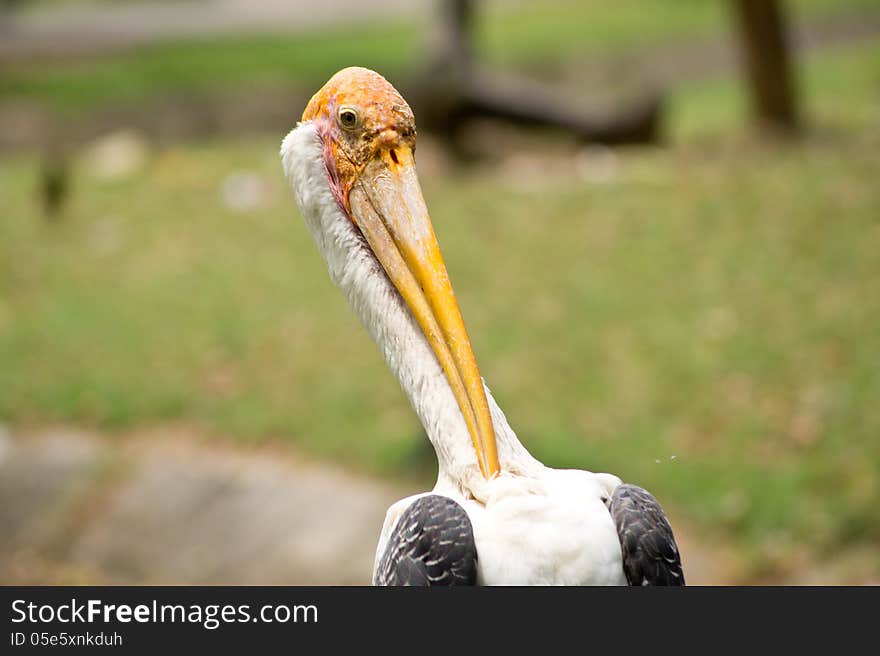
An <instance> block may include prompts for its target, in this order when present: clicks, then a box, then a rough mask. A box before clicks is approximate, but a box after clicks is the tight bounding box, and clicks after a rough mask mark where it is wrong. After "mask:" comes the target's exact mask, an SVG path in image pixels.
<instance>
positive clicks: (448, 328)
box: [349, 145, 500, 478]
mask: <svg viewBox="0 0 880 656" xmlns="http://www.w3.org/2000/svg"><path fill="white" fill-rule="evenodd" d="M349 204H350V207H351V216H352V220H353V221H354V222H355V224H356V225H357V226H358V228H360V231H361V233H363V235H364V237H366V239H367V242H368V243H369V245H370V248H372V250H373V253H374V254H375V255H376V258H377V259H378V260H379V262H380V263H381V264H382V267H383V268H384V269H385V273H386V274H387V275H388V277H389V278H390V279H391V282H392V283H393V284H394V286H395V287H396V288H397V291H398V292H400V295H401V296H402V297H403V300H404V301H405V302H406V304H407V305H408V306H409V309H410V311H411V312H412V314H413V316H414V317H415V319H416V321H417V322H418V324H419V326H420V327H421V329H422V332H423V333H424V334H425V337H426V338H427V339H428V342H429V343H430V345H431V348H432V349H433V351H434V353H435V355H436V356H437V360H438V361H439V362H440V366H441V367H442V368H443V372H444V373H445V374H446V378H447V380H448V381H449V385H450V386H451V387H452V392H453V394H455V398H456V400H457V401H458V405H459V407H460V408H461V413H462V415H463V416H464V421H465V423H466V424H467V427H468V431H469V432H470V435H471V439H472V440H473V443H474V449H475V450H476V452H477V460H478V461H479V463H480V470H481V471H482V472H483V476H485V477H486V478H491V477H493V476H495V475H496V474H497V473H498V471H499V469H500V468H499V465H498V450H497V447H496V444H495V429H494V427H493V425H492V418H491V416H490V414H489V404H488V402H487V401H486V392H485V389H484V387H483V380H482V378H481V377H480V370H479V368H478V367H477V360H476V358H475V357H474V353H473V350H472V349H471V342H470V339H469V338H468V334H467V330H466V329H465V326H464V320H463V319H462V316H461V310H459V308H458V303H457V302H456V300H455V292H453V291H452V284H451V283H450V281H449V275H448V274H447V272H446V264H445V263H444V262H443V256H442V255H441V253H440V245H439V244H438V243H437V237H436V236H435V235H434V227H433V226H432V225H431V218H430V217H429V216H428V208H427V207H426V206H425V200H424V198H423V197H422V189H421V187H420V186H419V180H418V177H417V176H416V167H415V160H414V159H413V153H412V150H411V149H410V148H409V147H407V146H400V145H398V146H395V147H394V148H388V149H383V150H382V151H380V154H379V155H378V156H377V157H375V158H373V159H372V160H371V161H370V162H369V163H368V164H367V165H366V166H365V167H364V169H363V171H362V172H361V173H360V175H359V176H358V179H357V181H356V182H355V184H354V185H353V186H352V188H351V191H350V193H349Z"/></svg>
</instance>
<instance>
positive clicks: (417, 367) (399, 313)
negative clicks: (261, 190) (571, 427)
mask: <svg viewBox="0 0 880 656" xmlns="http://www.w3.org/2000/svg"><path fill="white" fill-rule="evenodd" d="M281 158H282V162H283V165H284V171H285V173H286V174H287V177H288V179H289V180H290V182H291V185H292V187H293V191H294V193H295V195H296V200H297V203H298V204H299V207H300V211H301V212H302V214H303V217H304V218H305V222H306V225H307V226H308V228H309V231H310V232H311V233H312V237H313V238H314V240H315V243H316V244H317V246H318V250H319V251H320V252H321V255H323V257H324V261H325V262H326V263H327V269H328V271H329V273H330V278H331V279H332V280H333V282H334V284H336V285H337V286H338V287H339V289H340V290H342V293H343V294H344V295H345V297H346V298H347V299H348V302H349V304H350V305H351V307H352V309H353V310H354V312H355V314H357V315H358V317H359V318H360V320H361V322H362V323H363V325H364V327H365V328H366V329H367V331H368V332H369V333H370V335H371V336H372V338H373V340H374V341H375V342H376V344H377V345H378V346H379V350H380V351H381V352H382V355H383V356H384V358H385V361H386V362H387V363H388V366H389V368H390V369H391V371H392V373H393V374H394V375H395V376H396V377H397V379H398V380H399V381H400V384H401V386H402V387H403V390H404V392H405V393H406V395H407V396H408V397H409V400H410V403H411V404H412V406H413V409H414V410H415V411H416V414H417V415H418V417H419V419H420V421H421V423H422V426H423V427H424V429H425V432H426V433H427V435H428V439H429V440H430V441H431V444H433V446H434V450H435V452H436V453H437V461H438V465H439V473H438V487H443V486H445V485H450V486H452V487H454V488H458V489H459V490H460V491H461V492H463V493H465V494H468V493H470V494H472V495H473V496H476V497H477V498H480V497H481V496H482V495H481V494H479V493H477V492H476V491H477V489H478V488H482V487H483V482H484V481H483V477H482V474H481V473H480V469H479V464H478V463H477V457H476V453H475V451H474V447H473V443H472V441H471V438H470V434H469V433H468V430H467V426H466V424H465V422H464V418H463V417H462V415H461V410H460V409H459V407H458V403H457V402H456V400H455V396H454V395H453V393H452V389H451V388H450V386H449V383H448V382H447V380H446V377H445V376H444V374H443V371H442V369H441V367H440V364H439V362H438V361H437V359H436V356H435V355H434V353H433V351H432V350H431V347H430V345H429V344H428V341H427V339H426V338H425V336H424V335H423V334H422V331H421V330H420V328H419V327H418V324H417V323H416V321H415V319H414V317H413V316H412V314H411V313H410V311H409V309H408V308H407V307H406V304H405V303H404V301H403V299H402V298H401V297H400V295H399V294H398V292H397V290H396V289H395V288H394V286H393V285H392V284H391V281H390V280H389V279H388V278H387V276H386V275H385V272H384V271H383V270H382V268H381V265H380V264H379V262H378V261H377V260H376V258H375V256H374V255H373V253H372V251H371V250H370V249H369V247H368V246H367V244H366V242H365V240H364V239H363V238H362V236H361V235H360V233H359V232H358V230H357V228H356V227H355V226H354V225H353V224H352V222H351V221H350V220H349V218H348V217H347V216H345V214H344V213H343V211H342V210H341V209H340V208H339V205H338V204H337V202H336V199H335V198H334V196H333V193H332V192H331V189H330V184H329V181H328V177H327V171H326V168H325V165H324V160H323V144H322V143H321V139H320V137H319V136H318V134H317V131H316V130H315V129H314V126H313V125H312V124H311V122H304V123H300V124H298V125H297V127H296V128H295V129H293V130H292V131H291V132H290V134H288V135H287V137H285V139H284V141H283V142H282V144H281ZM486 397H487V399H488V401H489V408H490V411H491V414H492V421H493V423H494V426H495V436H496V439H497V442H498V459H499V462H500V464H501V469H502V472H504V473H505V474H513V475H526V476H528V475H529V474H532V473H536V472H537V471H538V470H539V468H543V465H541V464H540V463H539V462H538V461H537V460H535V459H534V458H532V456H531V455H530V454H529V453H528V451H526V449H525V448H524V447H523V446H522V444H520V442H519V440H518V439H517V437H516V434H515V433H514V432H513V429H511V428H510V425H509V424H508V423H507V419H506V418H505V416H504V413H503V412H502V411H501V409H500V408H499V407H498V404H497V403H495V399H493V398H492V395H491V393H490V392H489V390H488V388H487V389H486Z"/></svg>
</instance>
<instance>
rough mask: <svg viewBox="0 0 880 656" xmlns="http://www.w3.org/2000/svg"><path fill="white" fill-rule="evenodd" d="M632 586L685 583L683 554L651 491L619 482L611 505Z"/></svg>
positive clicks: (627, 574) (627, 578)
mask: <svg viewBox="0 0 880 656" xmlns="http://www.w3.org/2000/svg"><path fill="white" fill-rule="evenodd" d="M609 509H610V511H611V517H612V519H614V524H615V526H617V535H618V537H619V538H620V550H621V554H622V555H623V571H624V573H625V574H626V580H627V581H629V584H630V585H684V584H685V583H684V572H683V571H682V568H681V555H680V554H679V552H678V545H676V544H675V536H674V535H673V534H672V527H671V526H670V525H669V520H668V519H666V515H665V514H664V512H663V508H661V507H660V504H659V503H658V502H657V499H655V498H654V497H653V496H652V495H651V494H650V493H649V492H648V491H646V490H643V489H642V488H640V487H638V486H636V485H627V484H623V485H619V486H618V487H617V488H616V489H615V490H614V494H613V495H612V497H611V503H610V505H609Z"/></svg>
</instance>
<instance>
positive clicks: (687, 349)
mask: <svg viewBox="0 0 880 656" xmlns="http://www.w3.org/2000/svg"><path fill="white" fill-rule="evenodd" d="M802 63H803V68H802V91H803V94H804V105H805V109H806V110H807V113H808V117H809V119H810V126H811V130H812V134H811V135H810V136H809V137H808V138H807V139H806V140H805V142H804V143H802V144H800V145H791V146H788V147H783V146H780V145H779V144H773V143H769V144H768V143H763V142H762V141H760V140H759V139H757V138H755V137H752V136H749V135H747V134H744V133H743V130H742V127H741V126H742V124H743V121H744V120H745V117H744V108H743V104H744V103H743V101H742V92H741V90H740V87H739V85H738V84H737V82H736V81H735V80H733V79H720V80H715V81H710V82H705V83H692V84H685V85H683V86H682V89H681V90H680V92H679V93H678V94H677V95H676V97H675V99H674V101H675V102H674V104H673V106H672V108H671V109H672V113H671V115H670V120H671V133H672V135H673V139H672V142H671V144H670V146H669V147H668V148H666V149H662V150H661V149H631V150H627V151H622V152H620V153H619V154H618V155H616V158H617V159H616V160H615V162H616V163H615V164H614V165H613V166H612V169H611V173H610V174H608V173H607V172H606V173H605V174H603V175H602V176H600V178H599V179H601V180H602V181H599V179H596V178H591V177H590V166H591V163H590V162H591V160H589V156H590V155H589V154H588V155H587V158H588V159H587V161H586V164H585V162H584V161H583V157H581V156H571V155H569V154H566V153H556V152H555V151H552V150H550V151H548V152H547V153H541V152H537V153H536V154H535V155H534V157H535V158H537V159H536V160H535V161H536V162H537V163H538V164H537V167H536V169H535V170H537V171H542V170H543V171H545V173H543V174H541V173H540V172H538V173H535V170H532V172H531V173H530V174H529V175H528V176H527V178H528V184H525V183H524V181H523V179H522V178H517V177H516V176H514V175H512V174H511V171H512V170H515V169H511V168H510V167H506V166H504V165H501V166H486V167H477V168H476V169H471V170H469V171H466V172H454V171H453V172H449V173H446V174H440V173H438V174H437V175H434V176H426V177H424V179H423V184H424V186H425V193H426V198H427V201H428V205H429V207H430V208H431V212H432V216H433V218H434V222H435V226H436V228H437V230H438V234H439V237H440V240H441V243H442V245H443V248H444V253H445V255H446V259H447V263H448V265H449V268H450V271H451V273H452V276H453V280H454V281H455V284H456V291H457V294H458V296H459V299H460V302H461V304H462V308H463V311H464V314H465V317H466V319H467V321H468V325H469V330H470V333H471V335H472V338H473V340H474V346H475V351H476V353H477V355H478V357H479V359H480V363H481V369H482V371H483V374H484V375H485V376H486V378H487V380H488V381H489V383H490V385H491V387H492V389H493V392H494V393H495V395H496V398H498V400H499V402H500V404H501V406H502V407H503V408H504V409H505V411H506V412H507V414H508V417H509V419H510V420H511V422H512V424H513V426H514V427H515V428H516V430H517V431H518V432H519V434H520V437H521V439H522V440H523V441H524V443H525V444H526V445H527V446H528V448H529V449H530V450H532V451H533V452H534V453H535V454H536V455H537V456H538V457H539V458H541V459H543V460H544V461H545V462H547V463H548V464H550V465H552V466H572V467H579V468H589V469H593V470H597V471H599V470H607V471H613V472H615V473H617V474H619V475H621V476H622V477H623V478H624V479H626V480H630V481H634V482H637V483H639V484H640V485H644V486H645V487H648V488H649V489H652V490H653V491H654V492H655V493H657V494H658V495H659V496H660V497H661V499H662V500H663V502H664V504H667V505H669V506H671V507H673V508H674V509H675V510H676V513H677V514H678V515H679V516H684V517H687V518H688V519H689V520H690V521H691V522H693V523H694V524H696V525H697V526H699V527H701V528H703V529H704V530H707V531H710V532H717V533H718V534H719V535H720V536H723V537H724V539H725V540H728V541H730V542H731V543H733V544H736V545H737V546H738V547H739V548H740V549H742V550H744V552H746V553H749V552H753V553H754V558H753V561H754V563H756V564H755V567H756V568H773V567H783V566H784V563H783V562H782V559H778V561H774V557H775V554H779V553H790V551H791V549H794V548H798V547H799V546H800V545H805V544H806V545H809V548H810V549H811V550H814V551H816V552H817V553H819V554H820V555H821V554H823V553H825V552H828V553H830V552H831V551H833V550H834V549H836V548H837V547H838V546H839V545H841V544H850V545H870V544H876V542H877V541H878V540H880V522H878V520H877V517H876V502H877V499H878V497H880V471H878V469H880V439H878V437H880V404H878V402H877V401H878V399H880V330H878V326H880V294H878V293H877V288H878V282H880V258H878V256H877V254H878V253H880V191H878V188H877V180H878V179H880V161H878V157H877V153H878V147H880V102H878V101H880V46H878V45H876V44H869V45H863V46H857V47H848V48H844V49H839V50H836V51H825V52H821V53H817V54H813V55H810V56H809V57H806V58H804V60H803V62H802ZM731 135H733V136H731ZM280 136H281V135H271V136H263V137H253V138H247V139H240V140H234V139H227V140H223V141H220V142H216V143H191V144H181V145H178V146H175V147H164V148H162V149H161V150H157V151H155V152H154V153H153V155H152V156H151V158H150V160H149V162H148V164H147V166H146V168H145V169H144V170H143V171H142V172H141V173H140V174H138V175H136V176H132V177H130V178H125V179H121V180H117V181H106V180H104V181H102V180H100V179H98V178H95V177H93V176H91V175H90V174H89V173H88V166H87V165H83V166H81V167H78V168H77V169H76V170H77V171H78V172H79V173H78V174H77V175H76V176H75V179H74V185H75V194H74V196H73V201H72V205H71V207H70V208H69V210H68V212H67V215H66V216H65V217H64V219H63V220H61V221H59V222H58V223H56V224H51V223H47V222H46V221H45V220H44V218H43V217H42V216H41V212H40V208H39V206H38V205H37V204H36V202H35V184H36V182H35V176H34V173H35V170H36V166H37V162H36V159H35V158H34V157H33V156H29V155H21V156H15V157H9V158H7V159H6V160H5V161H4V162H3V166H2V169H0V199H2V203H3V206H4V211H3V214H2V218H0V231H2V232H0V363H2V364H0V417H2V419H3V420H4V421H7V422H12V423H13V424H24V423H45V422H53V421H60V422H72V423H77V424H88V425H95V426H101V427H104V428H107V429H111V430H114V429H123V428H128V427H132V426H137V425H142V424H150V423H156V422H162V421H185V422H192V423H194V424H197V425H200V426H203V427H207V428H208V429H209V430H211V431H213V432H215V433H217V434H223V435H230V436H233V437H235V438H238V439H241V440H266V439H283V440H289V441H290V442H291V443H293V444H296V445H297V446H298V447H301V448H303V449H306V450H308V451H310V452H312V453H315V454H317V455H320V456H322V457H326V458H330V459H335V460H339V461H341V462H346V463H348V464H350V465H352V466H356V467H361V468H364V469H366V470H369V471H373V472H378V473H385V474H394V475H407V474H410V475H411V472H412V469H413V466H414V462H415V463H416V468H417V471H418V472H420V475H422V476H423V477H425V478H427V477H428V475H427V474H426V473H425V472H424V469H419V468H418V458H417V455H418V453H419V451H418V448H419V446H420V445H421V444H422V440H423V439H424V438H423V437H422V436H421V431H420V427H419V426H418V424H417V422H416V420H415V417H414V416H413V414H412V412H411V410H410V409H409V407H408V405H407V403H406V401H405V399H404V397H403V395H402V393H401V392H400V390H399V388H398V386H397V383H396V381H394V380H393V379H392V378H391V376H390V375H389V374H388V372H387V371H386V370H385V367H384V364H383V363H382V361H381V360H380V358H379V355H378V353H377V351H376V349H375V347H374V346H373V344H372V343H371V342H370V341H369V339H368V338H367V336H366V335H365V334H364V332H363V331H362V330H361V329H360V327H359V326H358V325H357V324H356V320H355V319H354V318H353V317H352V316H351V314H350V312H349V310H348V308H347V307H346V305H345V302H344V300H343V299H342V298H341V296H340V295H339V294H338V292H337V291H336V290H335V289H333V288H332V286H331V285H330V283H329V281H328V280H327V277H326V275H325V272H324V267H323V264H322V262H321V261H320V259H319V256H318V254H317V252H316V250H315V248H314V245H313V244H312V243H311V241H310V239H309V237H308V235H307V233H306V231H305V229H304V228H303V226H302V225H301V223H300V220H299V218H298V216H297V211H296V209H295V206H294V203H293V200H292V198H291V195H290V193H289V191H288V190H287V187H286V184H285V182H284V181H283V179H282V176H281V173H280V166H279V162H278V157H277V149H278V142H279V140H280ZM593 156H594V157H598V155H593ZM542 158H543V159H542ZM584 168H586V173H585V174H584V173H582V171H583V170H584ZM234 170H247V171H253V172H256V173H258V174H259V175H261V176H263V177H264V178H265V179H266V180H267V181H268V196H267V203H266V205H265V206H264V207H262V208H260V209H257V210H254V211H252V212H248V213H238V212H234V211H232V210H230V209H229V208H227V207H226V206H225V205H224V204H223V202H222V201H221V199H220V194H219V189H220V187H221V185H222V184H223V181H224V180H225V179H226V177H227V176H228V175H229V173H230V172H231V171H234ZM414 454H416V455H415V456H414ZM414 457H415V458H416V459H415V461H414ZM878 567H880V565H878ZM878 573H880V572H878V571H875V572H873V573H872V574H870V575H872V576H875V577H876V576H877V575H878Z"/></svg>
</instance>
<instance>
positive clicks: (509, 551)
mask: <svg viewBox="0 0 880 656" xmlns="http://www.w3.org/2000/svg"><path fill="white" fill-rule="evenodd" d="M540 488H541V491H540V492H535V493H529V494H518V495H509V496H503V497H501V498H498V499H495V500H493V501H492V502H491V503H489V504H487V505H485V506H483V505H480V504H477V503H475V502H466V503H465V504H464V507H465V509H466V510H467V512H468V516H469V517H470V519H471V523H472V524H473V528H474V540H475V542H476V547H477V558H478V578H479V582H480V583H481V584H484V585H625V584H626V578H625V576H624V573H623V566H622V561H621V552H620V542H619V540H618V537H617V531H616V530H615V528H614V524H613V522H612V519H611V516H610V514H609V512H608V509H607V507H606V506H605V504H604V502H603V500H602V496H603V489H602V487H601V485H600V483H599V481H597V480H595V475H593V474H591V473H589V472H582V471H560V470H551V469H548V470H547V474H546V475H545V476H544V477H543V479H542V480H541V486H540Z"/></svg>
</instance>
